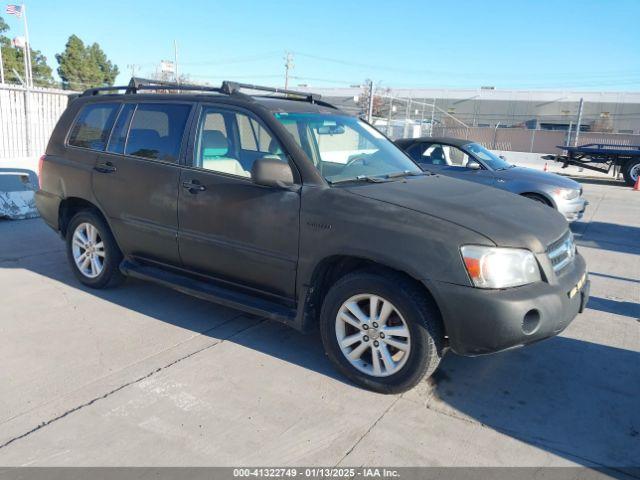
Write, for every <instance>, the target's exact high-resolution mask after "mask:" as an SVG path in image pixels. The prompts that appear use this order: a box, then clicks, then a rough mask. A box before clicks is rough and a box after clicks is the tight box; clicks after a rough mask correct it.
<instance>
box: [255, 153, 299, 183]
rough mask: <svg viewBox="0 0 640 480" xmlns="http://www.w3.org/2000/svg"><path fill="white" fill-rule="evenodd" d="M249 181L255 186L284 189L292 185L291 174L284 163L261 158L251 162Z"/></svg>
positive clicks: (277, 159)
mask: <svg viewBox="0 0 640 480" xmlns="http://www.w3.org/2000/svg"><path fill="white" fill-rule="evenodd" d="M251 179H252V180H253V183H256V184H257V185H264V186H266V187H280V188H284V187H290V186H291V185H293V172H291V167H290V166H289V164H288V163H287V162H286V161H282V160H281V159H279V158H270V157H263V158H258V159H257V160H256V161H255V162H253V166H252V167H251Z"/></svg>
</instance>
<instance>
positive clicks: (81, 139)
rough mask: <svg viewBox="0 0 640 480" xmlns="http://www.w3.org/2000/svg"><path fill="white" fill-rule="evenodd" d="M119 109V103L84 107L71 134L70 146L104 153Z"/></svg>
mask: <svg viewBox="0 0 640 480" xmlns="http://www.w3.org/2000/svg"><path fill="white" fill-rule="evenodd" d="M119 107H120V104H119V103H95V104H93V105H87V106H85V107H83V109H82V110H81V111H80V115H78V119H77V120H76V123H75V124H74V126H73V128H72V129H71V133H70V134H69V145H73V146H75V147H82V148H90V149H91V150H98V151H103V150H104V149H105V147H106V146H107V141H108V140H109V133H110V132H111V127H112V126H113V122H114V121H115V118H116V114H117V113H118V108H119Z"/></svg>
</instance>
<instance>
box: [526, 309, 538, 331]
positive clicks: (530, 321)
mask: <svg viewBox="0 0 640 480" xmlns="http://www.w3.org/2000/svg"><path fill="white" fill-rule="evenodd" d="M538 325H540V312H539V311H538V310H536V309H533V310H529V311H528V312H527V313H526V314H525V316H524V318H523V319H522V331H523V332H524V333H525V334H526V335H531V334H532V333H533V332H535V331H536V330H537V329H538Z"/></svg>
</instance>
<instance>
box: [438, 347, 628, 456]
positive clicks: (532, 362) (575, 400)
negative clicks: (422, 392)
mask: <svg viewBox="0 0 640 480" xmlns="http://www.w3.org/2000/svg"><path fill="white" fill-rule="evenodd" d="M431 383H432V384H433V385H434V387H435V392H434V397H433V398H432V399H431V401H430V404H429V407H430V408H433V409H436V410H444V411H445V412H451V413H453V414H455V415H458V416H460V415H462V416H465V417H467V418H470V419H473V420H476V421H479V422H480V423H482V424H483V425H486V426H488V427H490V428H493V429H495V430H497V431H499V432H501V433H504V434H505V435H509V436H511V437H513V438H516V439H518V440H521V441H523V442H526V443H529V444H532V445H535V446H537V447H539V448H542V449H545V450H548V451H550V452H552V453H554V454H556V455H559V456H562V457H565V458H567V459H569V460H571V461H573V462H576V463H578V464H582V465H585V466H589V465H593V464H594V463H596V464H600V465H601V466H609V467H612V466H618V467H633V466H638V465H640V409H639V408H638V404H637V402H638V398H640V354H639V353H637V352H633V351H629V350H624V349H620V348H614V347H610V346H606V345H601V344H595V343H590V342H586V341H582V340H576V339H572V338H567V337H555V338H552V339H549V340H546V341H544V342H541V343H538V344H535V345H531V346H529V347H527V348H523V349H518V350H511V351H508V352H502V353H498V354H495V355H490V356H486V357H475V358H466V357H460V356H457V355H449V356H447V357H445V359H444V361H443V363H442V365H441V367H440V369H439V370H438V371H437V372H436V374H435V375H434V376H433V377H432V379H431Z"/></svg>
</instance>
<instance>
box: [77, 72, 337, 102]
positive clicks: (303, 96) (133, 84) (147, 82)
mask: <svg viewBox="0 0 640 480" xmlns="http://www.w3.org/2000/svg"><path fill="white" fill-rule="evenodd" d="M163 89H166V90H188V91H195V92H214V93H221V94H225V95H243V96H246V97H250V95H247V94H245V93H242V92H241V90H254V91H258V92H270V93H279V94H283V95H285V96H287V97H289V96H291V97H298V99H300V100H304V101H307V102H310V103H315V104H319V105H324V106H327V107H331V108H336V107H335V106H333V105H331V104H330V103H327V102H323V101H320V98H321V97H320V95H318V94H316V93H309V92H300V91H297V90H288V89H284V88H276V87H264V86H261V85H253V84H250V83H238V82H229V81H227V80H225V81H224V82H222V86H221V87H210V86H207V85H192V84H184V83H177V82H168V81H165V80H151V79H147V78H139V77H132V78H131V80H130V81H129V85H126V86H113V87H95V88H89V89H88V90H85V91H84V92H83V93H82V94H81V95H80V96H81V97H91V96H94V95H98V94H99V93H100V92H117V91H119V90H124V93H125V94H135V93H138V92H139V91H140V90H163ZM292 100H293V99H292Z"/></svg>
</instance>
